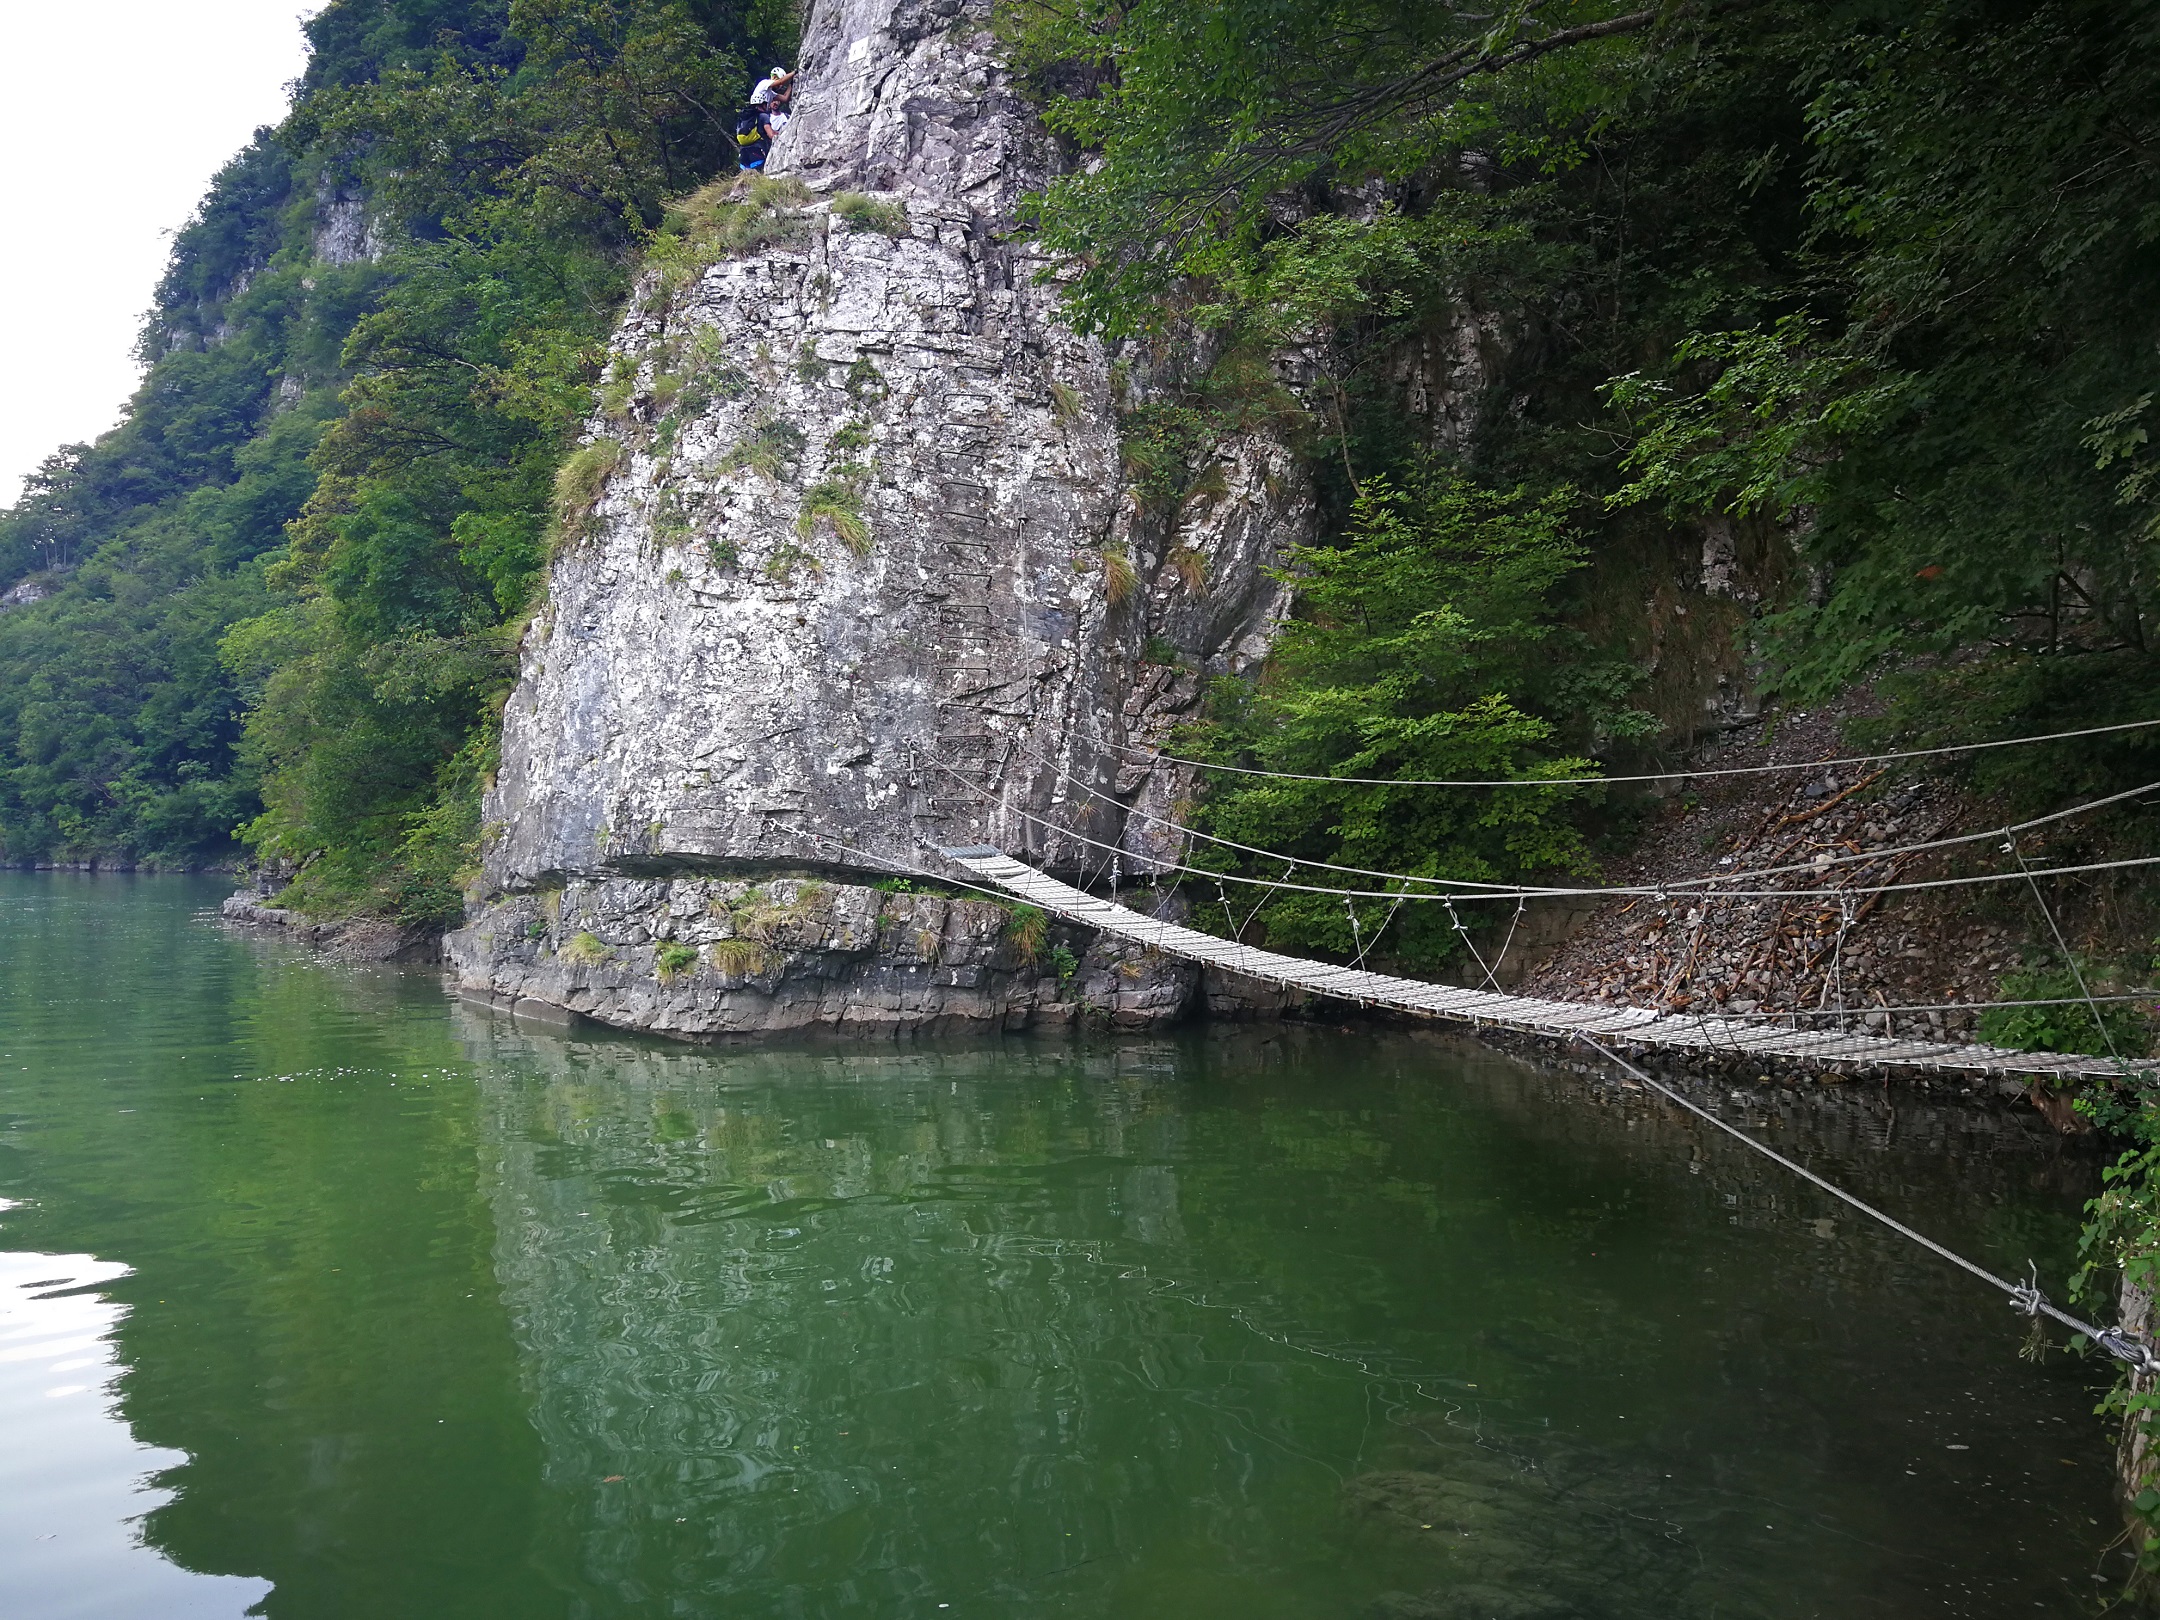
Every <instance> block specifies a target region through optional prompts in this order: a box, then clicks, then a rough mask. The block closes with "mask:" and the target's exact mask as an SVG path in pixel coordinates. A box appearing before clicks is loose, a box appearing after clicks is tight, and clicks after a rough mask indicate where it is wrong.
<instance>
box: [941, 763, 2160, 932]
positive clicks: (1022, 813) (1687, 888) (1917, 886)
mask: <svg viewBox="0 0 2160 1620" xmlns="http://www.w3.org/2000/svg"><path fill="white" fill-rule="evenodd" d="M925 757H928V758H929V760H930V763H931V764H932V765H935V766H936V767H937V768H938V769H939V770H941V771H943V772H944V773H945V774H946V775H947V776H950V777H952V778H953V780H955V781H956V782H958V783H960V784H961V786H963V787H965V788H967V789H968V791H969V792H971V793H973V794H974V795H975V796H976V797H977V798H979V799H982V800H983V801H984V802H985V803H988V804H992V805H1001V807H1002V808H1004V809H1006V810H1007V811H1008V812H1009V813H1010V814H1012V815H1014V816H1017V817H1018V818H1019V819H1020V820H1022V821H1026V822H1029V823H1031V824H1032V825H1034V826H1037V827H1040V828H1042V829H1043V830H1044V831H1045V832H1047V833H1050V834H1052V835H1053V836H1055V837H1058V838H1064V839H1068V840H1070V841H1072V842H1073V843H1077V844H1085V845H1087V846H1089V847H1090V848H1092V849H1099V850H1105V851H1110V852H1113V853H1115V854H1119V855H1122V854H1123V853H1124V850H1123V846H1122V845H1118V844H1109V843H1105V842H1104V841H1103V840H1101V839H1099V838H1090V837H1089V836H1088V835H1087V834H1085V833H1082V832H1076V831H1074V830H1073V829H1072V828H1069V827H1066V826H1064V825H1063V824H1062V823H1059V822H1055V821H1051V820H1049V819H1047V818H1046V817H1043V816H1038V815H1035V814H1034V813H1033V812H1031V811H1027V810H1023V809H1021V808H1020V807H1019V806H1018V805H1002V801H1000V800H999V799H998V798H997V797H996V796H995V795H994V794H991V793H990V792H988V791H987V790H985V789H984V788H982V787H980V786H979V785H977V784H976V783H974V782H972V781H970V780H969V779H968V778H967V777H966V776H964V775H962V774H961V773H960V772H959V771H957V770H954V769H953V768H952V767H951V766H950V765H947V764H946V763H945V762H944V761H942V760H940V759H938V758H936V757H935V756H934V755H932V756H925ZM2155 789H2160V782H2149V783H2147V784H2145V785H2144V786H2143V787H2137V788H2131V789H2129V790H2128V791H2126V792H2123V793H2118V794H2113V795H2110V796H2109V797H2108V798H2105V799H2094V800H2091V801H2090V802H2088V803H2085V804H2081V805H2073V806H2071V807H2070V808H2069V809H2068V810H2058V811H2056V812H2054V813H2053V814H2052V815H2046V816H2041V817H2037V818H2036V819H2034V820H2032V821H2029V822H2021V823H2020V824H2019V826H2020V828H2024V827H2036V826H2039V825H2041V824H2042V823H2045V822H2050V821H2060V820H2062V819H2063V818H2064V817H2066V816H2074V815H2080V814H2082V813H2084V812H2085V811H2088V810H2097V809H2100V808H2102V807H2104V806H2106V805H2110V804H2114V803H2117V802H2118V801H2120V800H2123V799H2128V798H2134V797H2136V796H2137V795H2138V794H2140V793H2149V792H2152V791H2154V790H2155ZM1090 791H1093V790H1090ZM1110 802H1112V803H1116V801H1115V800H1112V801H1110ZM1120 808H1123V807H1122V806H1120ZM1127 813H1128V814H1129V815H1130V816H1132V817H1133V818H1135V819H1137V820H1140V821H1144V822H1149V823H1152V824H1155V825H1160V826H1164V827H1171V828H1173V830H1177V831H1183V830H1184V829H1182V828H1177V827H1176V824H1175V823H1173V822H1167V821H1163V820H1162V819H1161V818H1160V817H1157V816H1150V815H1147V814H1145V813H1144V812H1141V811H1138V810H1131V811H1128V812H1127ZM1195 836H1198V837H1206V836H1207V835H1206V834H1204V833H1202V834H1196V835H1195ZM1998 836H2000V832H1999V830H1991V831H1988V832H1984V833H1968V834H1961V835H1960V836H1959V837H1957V838H1953V839H1938V840H1935V841H1933V842H1930V843H1925V844H1911V845H1906V846H1903V847H1901V848H1900V849H1896V850H1880V851H1877V852H1876V853H1874V854H1871V855H1846V856H1840V857H1838V858H1836V859H1829V860H1824V861H1821V862H1819V863H1817V862H1809V863H1805V864H1794V865H1790V866H1779V867H1761V868H1755V869H1749V870H1745V871H1737V872H1734V873H1732V874H1730V875H1729V876H1725V877H1709V878H1687V879H1681V880H1678V881H1676V882H1674V883H1662V884H1629V885H1620V884H1614V885H1610V886H1607V887H1603V888H1575V889H1565V888H1558V887H1552V888H1539V887H1535V886H1527V885H1517V886H1514V887H1502V886H1500V885H1498V884H1493V885H1488V886H1486V887H1484V888H1480V889H1478V890H1476V891H1475V892H1471V891H1470V890H1467V889H1465V888H1463V887H1460V886H1458V887H1456V888H1455V889H1453V890H1452V891H1448V890H1443V891H1441V892H1438V893H1434V892H1429V891H1422V890H1416V889H1406V890H1395V889H1343V888H1332V887H1328V886H1325V885H1320V884H1311V883H1292V882H1290V881H1288V879H1287V878H1283V879H1270V878H1255V877H1246V876H1243V875H1242V874H1240V873H1236V872H1216V871H1211V870H1209V869H1208V868H1206V867H1199V866H1189V865H1187V864H1185V863H1184V862H1182V861H1175V860H1169V859H1164V858H1155V859H1156V863H1157V865H1158V866H1159V867H1160V868H1161V869H1162V870H1165V871H1172V872H1181V873H1184V874H1186V875H1187V876H1190V877H1197V878H1205V879H1207V880H1208V881H1210V882H1217V883H1219V882H1225V881H1227V882H1230V883H1243V884H1248V885H1251V886H1253V887H1256V888H1269V887H1272V888H1278V889H1289V890H1291V891H1293V892H1295V893H1298V894H1325V895H1349V896H1351V897H1352V898H1354V899H1360V900H1393V899H1395V898H1396V897H1397V896H1398V894H1399V895H1400V897H1401V898H1402V899H1404V900H1437V901H1441V902H1446V901H1450V900H1463V901H1469V900H1517V899H1521V898H1524V897H1526V896H1527V897H1528V898H1531V899H1613V898H1617V897H1619V896H1623V895H1633V896H1638V897H1641V896H1649V897H1654V898H1656V899H1658V900H1665V899H1668V898H1671V897H1672V896H1674V895H1681V896H1699V897H1707V898H1710V899H1719V900H1835V899H1838V898H1840V897H1841V896H1850V895H1862V894H1904V893H1908V892H1912V891H1916V890H1921V889H1955V888H1963V887H1967V886H1969V885H1972V884H1979V883H2015V882H2017V881H2019V877H2020V874H2018V873H2016V872H1983V873H1977V874H1974V875H1972V876H1968V877H1954V878H1929V879H1925V880H1922V881H1918V882H1913V883H1860V884H1852V885H1849V886H1846V887H1842V888H1835V889H1708V888H1696V887H1692V885H1695V884H1701V883H1726V882H1737V881H1738V880H1739V879H1741V878H1748V877H1764V876H1778V875H1781V874H1784V873H1789V872H1806V871H1828V870H1830V869H1831V868H1832V867H1835V866H1837V865H1840V864H1845V865H1850V864H1852V863H1853V862H1855V861H1861V862H1873V861H1880V860H1885V859H1888V858H1889V857H1891V856H1892V855H1897V854H1910V853H1915V852H1919V851H1925V850H1931V849H1938V848H1942V847H1944V846H1945V845H1948V844H1963V843H1970V842H1972V841H1973V840H1974V839H1976V838H1994V837H1998ZM1216 841H1217V842H1225V840H1216ZM1232 847H1234V848H1244V847H1245V846H1243V845H1234V846H1232ZM1257 853H1259V854H1263V855H1267V856H1269V857H1270V858H1271V859H1274V860H1288V859H1289V857H1288V856H1285V855H1282V854H1279V853H1276V852H1274V851H1269V850H1260V851H1257ZM1295 864H1299V865H1304V866H1314V867H1318V866H1321V865H1322V864H1323V863H1321V862H1318V861H1310V860H1307V861H1300V862H1298V863H1295ZM2156 865H2160V855H2140V856H2134V857H2131V858H2128V859H2123V860H2113V861H2089V862H2086V863H2084V864H2083V865H2078V866H2044V867H2040V868H2038V869H2036V871H2035V872H2034V876H2036V877H2062V876H2068V875H2071V874H2074V873H2081V872H2112V871H2117V870H2120V869H2122V868H2125V867H2133V866H2156ZM1332 869H1333V870H1349V871H1358V870H1361V869H1359V868H1355V867H1352V868H1332ZM1372 875H1373V876H1377V877H1384V878H1388V879H1390V880H1391V881H1394V882H1400V883H1426V884H1456V885H1463V884H1467V883H1469V882H1470V881H1471V880H1469V879H1457V878H1436V877H1408V876H1406V875H1404V874H1401V873H1384V872H1383V873H1374V874H1372Z"/></svg>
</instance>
